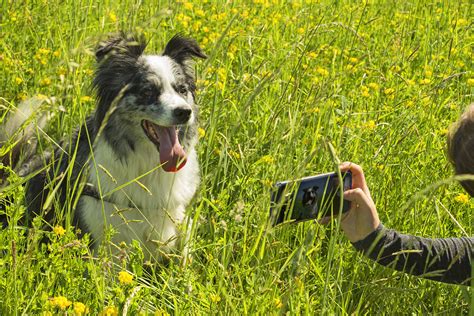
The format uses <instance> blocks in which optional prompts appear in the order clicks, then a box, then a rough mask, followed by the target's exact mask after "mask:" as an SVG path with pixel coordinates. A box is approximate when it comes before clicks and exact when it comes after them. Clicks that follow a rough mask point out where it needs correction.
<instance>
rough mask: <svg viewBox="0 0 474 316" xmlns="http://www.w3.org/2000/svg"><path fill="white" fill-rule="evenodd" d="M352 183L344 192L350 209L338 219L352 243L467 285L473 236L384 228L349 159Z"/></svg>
mask: <svg viewBox="0 0 474 316" xmlns="http://www.w3.org/2000/svg"><path fill="white" fill-rule="evenodd" d="M347 170H350V171H351V172H352V178H353V187H352V189H351V190H348V191H346V192H345V193H344V198H345V199H347V200H349V201H351V209H350V210H349V212H348V213H347V215H346V216H345V217H344V218H343V219H342V221H341V227H342V229H343V231H344V233H345V235H346V236H347V237H348V238H349V240H350V241H351V242H352V244H353V245H354V247H355V248H356V249H357V250H359V251H362V252H363V253H364V254H365V255H366V256H367V257H369V258H370V259H372V260H375V261H376V262H377V263H379V264H381V265H384V266H387V267H390V268H393V269H395V270H398V271H402V272H406V273H409V274H412V275H417V276H421V277H424V278H428V279H431V280H436V281H441V282H446V283H456V284H464V285H469V284H470V279H471V267H472V257H473V256H474V255H473V251H474V238H466V237H462V238H433V239H430V238H422V237H417V236H412V235H405V234H401V233H399V232H397V231H395V230H391V229H387V228H385V227H384V226H383V225H382V224H381V223H380V220H379V218H378V214H377V210H376V207H375V204H374V202H373V201H372V198H371V196H370V191H369V189H368V187H367V184H366V181H365V177H364V173H363V171H362V168H361V167H360V166H358V165H355V164H352V163H344V164H342V165H341V171H347Z"/></svg>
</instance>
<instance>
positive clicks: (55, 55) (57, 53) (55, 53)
mask: <svg viewBox="0 0 474 316" xmlns="http://www.w3.org/2000/svg"><path fill="white" fill-rule="evenodd" d="M53 56H54V57H59V56H61V52H60V51H59V50H55V51H54V52H53Z"/></svg>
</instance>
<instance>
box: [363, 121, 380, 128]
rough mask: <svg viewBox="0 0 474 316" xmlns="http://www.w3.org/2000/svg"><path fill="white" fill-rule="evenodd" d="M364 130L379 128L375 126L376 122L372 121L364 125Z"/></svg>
mask: <svg viewBox="0 0 474 316" xmlns="http://www.w3.org/2000/svg"><path fill="white" fill-rule="evenodd" d="M363 127H364V128H366V129H370V130H372V129H374V128H375V127H377V124H375V121H374V120H370V121H368V122H366V123H365V124H364V125H363Z"/></svg>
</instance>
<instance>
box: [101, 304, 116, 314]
mask: <svg viewBox="0 0 474 316" xmlns="http://www.w3.org/2000/svg"><path fill="white" fill-rule="evenodd" d="M118 313H119V310H118V308H117V307H115V306H107V307H106V308H104V310H103V311H102V312H101V313H100V314H99V315H100V316H118Z"/></svg>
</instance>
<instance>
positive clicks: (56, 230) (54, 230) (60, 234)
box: [53, 226, 66, 236]
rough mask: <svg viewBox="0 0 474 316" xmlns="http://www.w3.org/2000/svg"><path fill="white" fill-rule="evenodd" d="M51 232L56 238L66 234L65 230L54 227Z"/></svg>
mask: <svg viewBox="0 0 474 316" xmlns="http://www.w3.org/2000/svg"><path fill="white" fill-rule="evenodd" d="M53 232H54V233H55V234H56V235H58V236H62V235H64V234H65V233H66V230H65V229H64V228H63V227H62V226H54V228H53Z"/></svg>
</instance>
